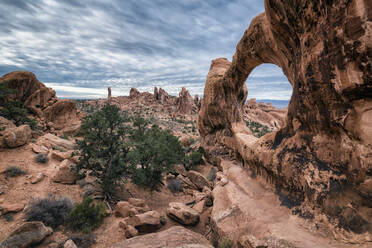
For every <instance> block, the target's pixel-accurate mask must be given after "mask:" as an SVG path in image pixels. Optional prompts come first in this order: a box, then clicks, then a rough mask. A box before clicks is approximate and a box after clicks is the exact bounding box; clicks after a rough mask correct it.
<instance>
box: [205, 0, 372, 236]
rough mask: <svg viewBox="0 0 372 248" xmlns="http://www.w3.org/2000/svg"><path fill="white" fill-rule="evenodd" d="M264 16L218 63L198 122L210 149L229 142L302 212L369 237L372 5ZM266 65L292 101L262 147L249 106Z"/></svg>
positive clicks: (357, 1)
mask: <svg viewBox="0 0 372 248" xmlns="http://www.w3.org/2000/svg"><path fill="white" fill-rule="evenodd" d="M265 9H266V12H265V13H262V14H260V15H258V16H257V17H256V18H254V19H253V20H252V22H251V24H250V26H249V28H248V29H247V30H246V31H245V33H244V36H243V37H242V39H241V40H240V42H239V44H238V45H237V48H236V53H235V55H234V57H233V61H232V63H230V62H229V61H227V60H226V59H217V60H214V61H212V65H211V69H210V72H209V74H208V77H207V81H206V85H205V90H204V100H203V104H202V108H201V110H200V112H199V121H198V128H199V132H200V134H201V136H202V139H203V142H204V146H205V148H208V146H213V145H214V144H215V142H216V141H217V140H219V141H221V142H224V143H225V144H227V145H229V146H230V147H232V148H233V149H235V150H236V151H238V152H239V153H240V155H241V156H242V157H243V159H244V160H245V161H246V164H248V165H249V166H250V167H251V168H253V169H255V170H256V171H257V172H258V173H260V174H262V175H265V176H267V177H268V178H270V179H271V181H272V182H273V183H275V184H276V185H277V186H278V187H279V188H281V190H282V191H283V192H284V191H285V192H286V194H287V193H288V194H289V195H291V196H292V197H294V198H295V199H296V202H297V203H298V204H302V206H311V208H314V210H311V211H314V212H315V213H317V212H318V211H322V212H323V213H326V214H327V215H328V217H329V218H330V219H332V220H334V221H336V222H337V223H338V225H339V226H340V227H343V228H344V229H346V230H348V231H353V232H355V233H358V234H362V233H366V232H371V231H372V218H371V216H372V209H371V204H370V203H371V200H370V199H371V196H372V187H371V185H372V184H371V181H372V173H371V171H372V128H371V127H372V125H371V120H372V110H371V109H372V38H371V35H372V14H371V13H372V12H371V9H372V2H371V1H367V0H341V1H320V2H319V1H315V0H308V1H304V0H302V1H300V0H298V1H277V0H265ZM262 63H272V64H275V65H278V66H280V67H281V68H282V69H283V72H284V74H285V75H286V76H287V78H288V80H289V82H290V83H291V85H292V87H293V94H292V97H291V101H290V104H289V107H288V115H287V119H286V122H285V125H284V126H283V127H282V128H281V129H280V130H279V131H278V132H275V133H272V134H270V135H266V136H264V137H263V138H262V139H260V140H257V141H255V140H256V139H253V138H251V135H250V132H249V131H248V130H247V129H246V127H245V125H244V123H243V122H242V106H243V103H244V101H245V99H246V88H245V87H246V86H245V85H246V84H245V81H246V79H247V77H248V75H249V74H250V73H251V71H252V70H253V69H254V68H255V67H256V66H258V65H260V64H262ZM222 137H223V138H222ZM360 238H361V239H363V238H362V237H360ZM364 238H365V237H364Z"/></svg>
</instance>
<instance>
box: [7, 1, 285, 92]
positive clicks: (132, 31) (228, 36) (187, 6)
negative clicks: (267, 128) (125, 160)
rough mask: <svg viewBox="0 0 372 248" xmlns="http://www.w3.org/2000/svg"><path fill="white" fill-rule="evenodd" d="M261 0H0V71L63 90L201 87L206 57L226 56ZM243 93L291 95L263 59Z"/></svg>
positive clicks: (261, 8) (198, 89)
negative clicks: (28, 75)
mask: <svg viewBox="0 0 372 248" xmlns="http://www.w3.org/2000/svg"><path fill="white" fill-rule="evenodd" d="M262 11H264V6H263V1H262V0H204V1H199V0H198V1H197V0H185V1H170V0H126V1H121V0H106V1H104V0H91V1H78V0H63V1H59V0H2V1H1V2H0V54H1V57H0V74H5V73H8V72H9V71H12V70H29V71H32V72H34V73H35V74H36V75H37V76H38V77H39V79H40V80H41V81H42V82H45V83H46V84H47V85H49V86H52V87H54V88H56V91H57V95H59V96H62V97H75V96H77V95H80V96H89V97H93V96H94V97H99V96H104V95H105V94H106V87H108V86H111V87H112V88H113V93H114V94H116V95H119V94H128V92H129V89H130V88H131V87H136V88H139V89H140V90H152V88H153V87H154V86H161V87H164V88H165V89H166V90H168V91H170V93H172V94H177V92H179V90H180V88H181V87H182V86H186V87H187V88H188V89H189V90H190V91H191V93H193V94H202V93H203V88H204V82H205V78H206V75H207V73H208V70H209V66H210V61H211V60H212V59H214V58H217V57H227V58H229V59H231V57H232V55H233V54H234V52H235V46H236V44H237V42H238V41H239V39H240V38H241V36H242V34H243V33H244V30H245V29H246V28H247V27H248V26H249V23H250V21H251V19H252V18H253V17H254V16H256V15H257V14H259V13H260V12H262ZM247 85H248V89H249V97H256V98H268V97H269V96H270V97H273V98H274V99H282V98H289V96H290V94H291V86H290V85H289V83H288V82H287V79H286V78H285V77H284V76H283V74H282V72H281V70H280V69H279V70H278V69H277V68H275V67H274V66H269V65H263V66H260V67H258V68H256V69H255V71H254V72H253V74H252V75H251V77H250V78H249V79H248V80H247Z"/></svg>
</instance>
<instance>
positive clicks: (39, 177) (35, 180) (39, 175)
mask: <svg viewBox="0 0 372 248" xmlns="http://www.w3.org/2000/svg"><path fill="white" fill-rule="evenodd" d="M44 177H45V175H44V174H43V173H42V172H39V173H37V175H36V176H32V179H31V183H32V184H36V183H38V182H41V181H43V179H44Z"/></svg>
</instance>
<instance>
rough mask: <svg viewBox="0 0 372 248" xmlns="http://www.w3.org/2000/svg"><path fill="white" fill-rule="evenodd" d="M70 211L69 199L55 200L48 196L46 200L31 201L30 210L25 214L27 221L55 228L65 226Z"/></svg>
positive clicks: (55, 198)
mask: <svg viewBox="0 0 372 248" xmlns="http://www.w3.org/2000/svg"><path fill="white" fill-rule="evenodd" d="M71 209H72V201H71V199H70V198H67V197H61V198H57V197H55V196H53V195H49V196H48V197H46V198H42V199H40V198H38V199H34V200H32V201H31V204H30V208H29V210H28V211H27V212H26V220H27V221H41V222H43V223H44V224H45V225H47V226H50V227H52V228H56V227H57V226H59V225H63V224H65V222H66V220H67V217H68V215H69V213H70V211H71Z"/></svg>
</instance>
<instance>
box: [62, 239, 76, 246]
mask: <svg viewBox="0 0 372 248" xmlns="http://www.w3.org/2000/svg"><path fill="white" fill-rule="evenodd" d="M63 248H78V247H77V246H76V245H75V243H74V241H72V240H71V239H69V240H67V241H66V242H65V244H64V245H63Z"/></svg>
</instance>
